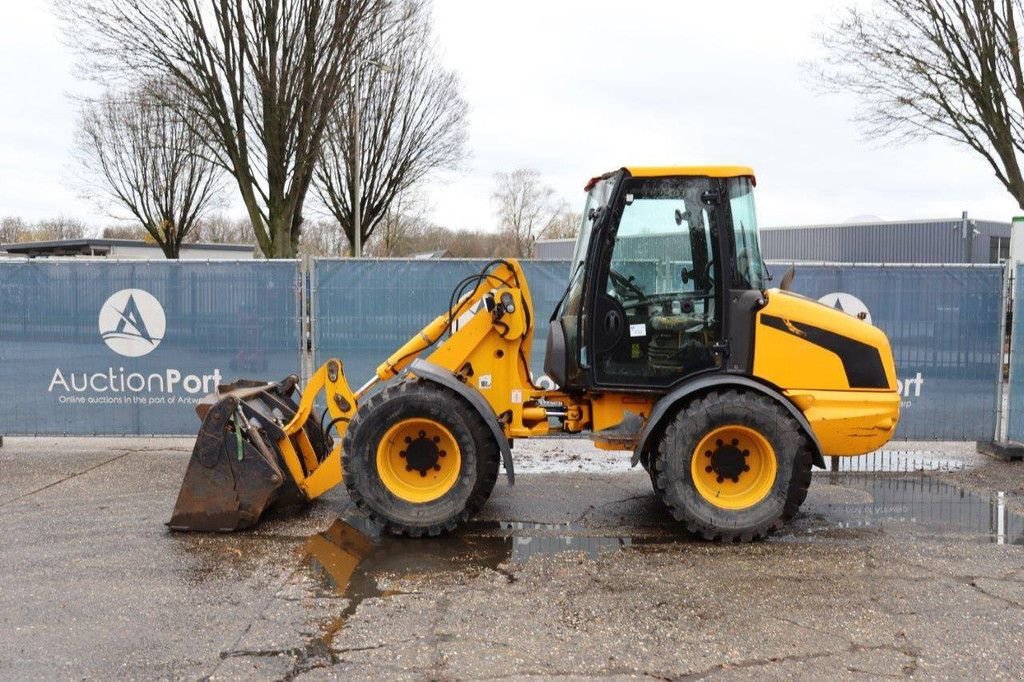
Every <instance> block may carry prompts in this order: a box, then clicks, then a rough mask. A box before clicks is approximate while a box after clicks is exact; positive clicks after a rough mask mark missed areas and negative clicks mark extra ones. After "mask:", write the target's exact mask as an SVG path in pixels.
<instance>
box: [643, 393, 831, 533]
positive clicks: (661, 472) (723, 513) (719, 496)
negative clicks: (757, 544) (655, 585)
mask: <svg viewBox="0 0 1024 682" xmlns="http://www.w3.org/2000/svg"><path fill="white" fill-rule="evenodd" d="M652 474H653V476H652V478H653V481H654V488H655V491H656V492H657V493H658V496H659V497H660V498H661V500H662V501H663V502H664V503H665V506H667V507H668V509H669V511H670V512H671V514H672V516H673V517H674V518H675V519H676V520H677V521H680V522H681V523H683V524H685V526H686V528H687V530H688V531H690V532H691V533H693V534H695V535H699V536H700V537H702V538H704V539H706V540H719V541H722V542H749V541H751V540H756V539H759V538H763V537H765V536H766V535H768V533H770V532H771V531H773V530H776V529H778V528H780V527H781V526H782V524H783V523H784V521H786V520H788V519H790V518H792V517H793V516H794V515H795V514H796V513H797V510H798V509H799V508H800V505H801V504H802V503H803V501H804V499H805V498H806V497H807V488H808V486H809V485H810V482H811V449H810V446H809V444H808V441H807V438H806V437H805V435H804V434H803V432H802V431H801V429H800V426H799V424H797V422H796V421H795V420H794V419H793V418H792V416H791V415H790V414H789V412H788V411H787V410H786V409H785V408H784V407H783V406H781V405H779V404H778V403H777V402H776V401H774V400H772V399H770V398H768V397H767V396H761V395H759V394H756V393H745V392H740V391H735V390H730V391H723V392H720V393H719V392H713V393H709V394H707V395H705V396H703V397H701V398H698V399H696V400H694V401H693V402H691V403H689V404H688V405H686V406H685V407H683V408H682V409H681V410H680V411H679V412H678V413H677V414H676V415H675V416H674V417H672V418H671V419H670V421H669V422H668V424H667V425H666V427H665V430H664V432H663V434H662V436H661V439H660V441H659V443H658V446H657V450H656V452H655V453H654V465H653V467H652Z"/></svg>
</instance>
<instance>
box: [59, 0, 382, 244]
mask: <svg viewBox="0 0 1024 682" xmlns="http://www.w3.org/2000/svg"><path fill="white" fill-rule="evenodd" d="M55 1H56V2H57V3H58V7H59V9H60V13H61V16H62V18H63V20H64V23H65V27H66V29H67V32H68V33H69V36H70V38H71V40H70V42H72V44H73V46H74V47H75V48H77V49H78V51H79V53H80V55H81V56H82V58H83V63H84V65H85V68H86V69H87V71H88V72H89V73H92V74H94V75H97V76H98V77H100V78H115V79H126V78H127V79H129V80H130V79H132V78H135V77H137V76H142V77H147V78H168V79H170V81H172V82H173V83H174V84H175V88H176V90H180V91H181V92H183V93H185V94H186V95H187V98H186V99H185V100H184V101H186V102H188V103H189V104H190V106H189V108H188V110H187V111H186V112H185V114H186V120H187V121H189V122H190V123H192V124H193V125H194V126H195V127H196V129H197V131H198V132H199V133H200V134H201V135H203V136H204V139H206V140H207V143H208V152H209V154H210V155H211V158H213V159H214V160H215V161H216V162H217V163H218V164H220V165H221V166H222V167H224V168H225V169H226V170H227V171H228V172H229V173H230V174H231V175H232V176H233V177H234V179H235V180H236V182H237V184H238V189H239V192H240V195H241V199H242V202H243V204H244V205H245V209H246V212H247V214H248V217H249V220H250V221H251V223H252V229H253V231H254V232H255V234H256V241H257V242H258V244H259V247H260V249H261V250H262V251H263V253H264V254H265V255H266V256H267V257H272V258H288V257H293V256H294V255H295V254H296V253H297V251H298V244H299V239H300V234H301V229H302V211H303V206H304V203H305V200H306V195H307V192H308V189H309V186H310V183H311V182H312V179H313V171H314V168H315V166H316V164H317V163H318V161H319V159H320V155H321V146H322V143H323V137H324V132H325V130H326V128H327V125H328V121H329V118H330V116H331V114H332V112H334V110H335V108H336V106H337V104H338V100H339V98H340V97H341V96H342V94H343V93H344V92H345V89H346V87H347V84H348V74H349V72H350V69H349V66H350V65H349V60H350V59H351V57H352V55H353V54H354V52H355V51H356V50H357V49H358V43H359V41H360V39H361V36H363V34H364V33H365V30H361V29H364V28H365V26H366V24H365V22H367V21H368V18H369V17H370V16H372V15H373V14H374V13H375V12H377V11H378V10H379V9H380V8H381V7H383V6H385V5H386V2H387V0H234V1H233V2H229V1H227V0H55Z"/></svg>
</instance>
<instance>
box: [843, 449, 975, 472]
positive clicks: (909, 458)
mask: <svg viewBox="0 0 1024 682" xmlns="http://www.w3.org/2000/svg"><path fill="white" fill-rule="evenodd" d="M828 459H832V458H828ZM836 459H838V460H839V461H838V465H839V471H840V472H871V471H874V472H879V473H913V472H915V471H957V470H959V469H963V468H964V463H963V462H962V461H961V460H958V459H955V458H952V457H947V456H945V455H943V454H942V453H941V452H932V451H929V450H878V451H877V452H870V453H868V454H866V455H861V456H859V457H837V458H836Z"/></svg>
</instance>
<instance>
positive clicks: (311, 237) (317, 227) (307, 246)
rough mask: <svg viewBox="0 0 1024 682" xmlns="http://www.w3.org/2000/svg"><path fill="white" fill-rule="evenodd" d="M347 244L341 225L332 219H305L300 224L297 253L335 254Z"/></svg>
mask: <svg viewBox="0 0 1024 682" xmlns="http://www.w3.org/2000/svg"><path fill="white" fill-rule="evenodd" d="M348 250H349V245H348V242H347V241H346V239H345V233H344V232H343V231H342V229H341V226H339V225H338V224H337V223H335V222H334V221H332V220H307V221H306V222H304V223H303V225H302V243H301V244H300V245H299V253H300V254H302V255H304V256H337V255H338V254H339V253H342V252H343V251H348Z"/></svg>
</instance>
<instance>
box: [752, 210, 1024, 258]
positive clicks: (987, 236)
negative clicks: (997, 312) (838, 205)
mask: <svg viewBox="0 0 1024 682" xmlns="http://www.w3.org/2000/svg"><path fill="white" fill-rule="evenodd" d="M761 250H762V252H763V256H764V258H765V260H794V261H828V262H835V263H999V262H1001V261H1003V260H1005V259H1006V258H1007V256H1008V255H1009V252H1010V223H1008V222H1005V223H1002V222H996V221H992V220H975V219H973V218H970V217H968V216H967V214H966V213H965V214H964V215H963V216H961V217H960V218H949V219H934V220H898V221H879V222H855V223H839V224H832V225H804V226H799V227H776V228H766V229H763V230H762V231H761Z"/></svg>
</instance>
